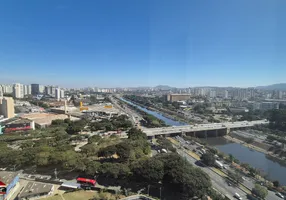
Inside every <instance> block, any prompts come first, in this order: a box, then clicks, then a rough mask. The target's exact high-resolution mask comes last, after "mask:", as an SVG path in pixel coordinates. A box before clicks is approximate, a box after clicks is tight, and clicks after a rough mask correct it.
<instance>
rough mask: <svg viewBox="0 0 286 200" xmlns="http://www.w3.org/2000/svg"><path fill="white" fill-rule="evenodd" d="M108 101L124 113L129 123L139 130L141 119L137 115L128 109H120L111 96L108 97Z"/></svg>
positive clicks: (124, 107)
mask: <svg viewBox="0 0 286 200" xmlns="http://www.w3.org/2000/svg"><path fill="white" fill-rule="evenodd" d="M109 99H110V101H111V102H112V103H113V104H114V106H115V107H117V108H118V109H120V110H121V111H122V112H124V113H125V114H127V115H128V116H129V118H130V119H131V122H132V124H133V125H134V126H137V127H138V128H141V127H140V120H142V117H141V116H140V115H139V114H138V113H136V112H135V111H133V110H132V109H129V108H128V107H127V106H123V107H121V106H120V105H119V104H118V102H117V101H118V100H117V99H115V98H114V97H112V96H109Z"/></svg>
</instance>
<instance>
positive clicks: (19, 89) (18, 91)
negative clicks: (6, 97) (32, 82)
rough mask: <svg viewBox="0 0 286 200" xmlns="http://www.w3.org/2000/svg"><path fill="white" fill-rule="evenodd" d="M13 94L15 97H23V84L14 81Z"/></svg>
mask: <svg viewBox="0 0 286 200" xmlns="http://www.w3.org/2000/svg"><path fill="white" fill-rule="evenodd" d="M13 96H14V98H17V99H22V98H24V85H23V84H20V83H15V84H14V86H13Z"/></svg>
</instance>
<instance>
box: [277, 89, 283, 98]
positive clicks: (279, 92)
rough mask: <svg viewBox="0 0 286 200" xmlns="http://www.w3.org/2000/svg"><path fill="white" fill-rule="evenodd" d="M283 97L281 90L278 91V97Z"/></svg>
mask: <svg viewBox="0 0 286 200" xmlns="http://www.w3.org/2000/svg"><path fill="white" fill-rule="evenodd" d="M282 98H283V92H282V91H278V99H282Z"/></svg>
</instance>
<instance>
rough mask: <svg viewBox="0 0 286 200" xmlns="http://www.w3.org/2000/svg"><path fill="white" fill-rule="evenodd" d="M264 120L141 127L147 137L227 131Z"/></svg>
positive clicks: (265, 122)
mask: <svg viewBox="0 0 286 200" xmlns="http://www.w3.org/2000/svg"><path fill="white" fill-rule="evenodd" d="M268 123H269V122H268V121H266V120H257V121H238V122H226V123H211V124H196V125H185V126H171V127H162V128H142V131H143V132H145V133H146V134H147V136H148V137H153V136H158V135H171V134H183V133H184V134H187V133H196V132H205V133H207V132H208V131H220V130H222V131H226V133H228V132H229V131H230V130H231V129H240V128H248V127H252V126H255V125H261V124H268Z"/></svg>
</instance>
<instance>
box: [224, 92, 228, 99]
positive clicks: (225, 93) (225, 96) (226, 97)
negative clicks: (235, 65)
mask: <svg viewBox="0 0 286 200" xmlns="http://www.w3.org/2000/svg"><path fill="white" fill-rule="evenodd" d="M224 98H225V99H228V91H227V90H225V91H224Z"/></svg>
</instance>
